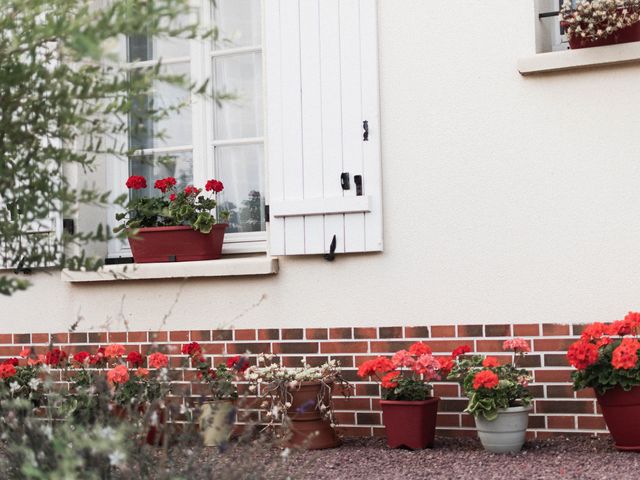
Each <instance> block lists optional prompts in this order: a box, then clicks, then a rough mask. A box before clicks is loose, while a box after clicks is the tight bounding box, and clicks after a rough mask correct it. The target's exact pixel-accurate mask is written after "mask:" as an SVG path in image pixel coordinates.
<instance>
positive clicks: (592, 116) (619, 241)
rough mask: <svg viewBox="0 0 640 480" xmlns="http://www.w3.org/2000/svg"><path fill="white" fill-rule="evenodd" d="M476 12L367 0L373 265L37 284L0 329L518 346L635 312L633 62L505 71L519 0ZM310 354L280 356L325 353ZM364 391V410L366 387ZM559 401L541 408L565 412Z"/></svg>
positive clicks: (520, 22) (43, 277)
mask: <svg viewBox="0 0 640 480" xmlns="http://www.w3.org/2000/svg"><path fill="white" fill-rule="evenodd" d="M488 3H489V2H466V3H465V6H464V8H457V9H455V11H452V9H451V5H452V4H451V2H450V1H447V0H430V1H428V2H425V1H424V0H404V1H403V2H397V1H394V0H380V2H379V4H380V7H379V29H380V32H379V47H380V84H381V93H380V94H381V113H382V163H383V202H384V236H385V250H384V252H383V253H381V254H360V255H344V256H339V257H337V258H336V260H335V261H334V262H332V263H329V262H326V261H324V260H323V259H322V258H321V257H319V256H313V257H283V258H281V259H280V271H279V273H278V274H277V275H274V276H269V277H236V278H224V279H211V278H207V279H187V280H184V281H182V280H156V281H127V282H102V283H97V284H96V283H94V284H69V283H63V282H61V281H60V278H59V273H58V272H55V271H54V272H42V273H37V274H34V275H32V276H31V279H32V281H33V283H34V286H33V287H32V288H31V289H29V290H28V291H27V292H24V293H18V294H16V295H14V296H13V297H11V298H1V299H0V331H1V332H5V333H15V334H18V333H27V332H31V333H41V332H44V333H47V332H48V333H54V332H65V331H67V330H68V328H69V326H70V325H71V324H73V323H74V322H77V329H76V331H77V332H89V334H92V333H93V334H95V335H102V334H103V333H102V332H106V331H115V332H124V331H125V330H130V331H133V332H147V331H156V330H168V331H173V332H175V331H191V330H193V331H211V330H212V329H239V330H236V333H235V334H233V333H232V337H231V338H238V339H239V338H240V337H238V334H237V332H238V331H245V330H246V329H250V330H251V329H276V330H277V331H278V332H279V333H278V335H283V333H282V332H284V331H285V330H279V329H289V328H292V329H299V328H318V327H321V328H323V329H325V328H337V327H344V328H347V329H349V330H350V331H351V329H352V328H353V327H373V328H374V329H375V331H376V335H378V334H380V332H382V329H383V328H385V327H400V332H401V336H404V335H405V333H406V330H402V327H404V328H405V329H406V328H407V327H411V326H416V327H423V328H426V329H427V331H428V330H429V329H431V330H432V331H433V329H437V326H446V327H447V328H448V329H452V328H453V329H454V330H447V331H453V332H455V331H456V330H455V329H456V328H457V332H458V333H459V332H460V328H463V327H464V326H466V325H481V326H483V325H484V327H481V330H482V328H485V330H482V331H483V333H482V334H481V335H478V336H482V335H484V334H485V332H486V331H487V330H486V329H488V328H489V326H490V325H494V324H495V325H507V326H509V325H514V328H515V326H516V325H520V324H532V325H538V326H539V327H538V330H537V333H535V335H534V334H533V333H532V334H531V335H532V337H531V338H533V337H535V336H537V335H542V333H543V332H542V330H540V329H541V328H542V327H540V325H542V324H545V325H554V324H555V325H565V324H568V325H570V324H580V323H587V322H592V321H596V320H598V321H611V320H614V319H616V318H618V317H620V316H621V315H622V314H624V313H625V312H626V311H627V310H630V309H635V308H636V305H637V300H638V298H637V294H638V287H639V284H638V280H637V273H636V268H635V267H637V266H638V265H639V264H640V249H638V247H637V243H638V239H639V238H640V222H638V213H637V212H638V211H639V210H640V208H639V207H640V197H639V196H638V194H637V185H638V180H639V179H640V162H638V161H637V158H638V154H639V153H640V142H638V140H637V135H635V131H634V129H635V127H636V126H637V124H638V121H637V113H636V110H637V108H636V106H637V105H638V102H639V101H640V91H639V90H638V89H637V88H635V85H636V80H637V78H638V74H639V73H640V67H638V66H635V65H628V66H615V67H603V68H597V69H590V70H584V71H568V72H564V73H557V74H545V75H538V76H531V77H522V76H521V75H520V74H519V73H518V71H517V69H516V63H517V60H518V58H519V57H522V56H526V55H532V54H534V53H535V52H536V38H535V30H536V21H537V20H536V16H535V13H534V4H533V2H532V1H529V0H519V1H516V2H514V1H513V0H492V1H491V2H490V4H491V8H487V5H488ZM538 43H539V42H538ZM509 328H511V327H509ZM548 328H551V327H548ZM558 328H561V330H560V331H562V332H563V333H562V335H561V337H562V338H565V337H564V335H565V333H566V334H567V335H568V334H569V333H572V332H571V331H570V327H568V326H567V327H564V326H562V327H558ZM549 331H551V330H549ZM476 333H478V332H476ZM510 333H511V332H510ZM81 335H86V333H83V334H81ZM234 335H235V337H234ZM242 335H244V334H241V336H242ZM433 336H434V335H431V337H433ZM448 336H455V333H454V334H451V335H449V334H448V335H447V337H448ZM488 336H489V337H492V335H488ZM425 337H426V335H425ZM468 337H469V338H471V339H474V338H475V337H476V335H475V334H473V335H469V336H468ZM7 338H9V337H7ZM12 338H13V340H12V341H15V338H16V337H15V336H14V337H12ZM17 338H18V339H20V343H22V340H26V339H27V338H28V340H29V341H34V342H35V340H34V338H35V337H33V338H31V337H26V336H25V337H17ZM38 338H40V339H44V337H38ZM55 338H57V337H55ZM95 338H102V337H95ZM105 338H106V337H105ZM278 338H280V337H278ZM296 340H298V341H297V342H296V343H304V342H308V341H309V340H311V339H309V337H303V338H301V339H300V338H297V339H296ZM565 340H566V339H565ZM233 341H234V340H231V339H230V340H229V342H233ZM474 341H475V340H474ZM478 341H479V340H478ZM25 343H27V342H25ZM44 343H46V342H44ZM365 344H366V346H362V347H357V348H358V349H360V348H366V351H361V350H354V351H347V352H345V353H346V356H347V357H349V358H351V359H352V360H350V361H353V362H356V363H357V362H358V360H359V359H360V357H361V356H365V354H366V355H370V354H374V353H376V352H378V351H376V350H374V349H373V348H372V343H367V342H365ZM566 346H567V341H564V340H563V341H562V342H557V343H555V344H549V345H547V346H545V347H544V348H543V352H544V353H543V355H546V354H547V353H549V354H557V355H560V354H561V353H562V352H563V351H564V350H565V349H566ZM263 347H264V348H267V346H265V345H260V344H258V345H256V346H254V348H263ZM271 347H273V345H268V348H271ZM495 347H496V346H495V345H494V346H493V347H492V348H491V349H492V350H493V349H496V348H495ZM291 348H293V347H291ZM314 348H315V347H313V346H312V347H301V348H300V349H298V350H299V351H298V350H295V349H293V350H291V352H290V353H291V354H292V355H294V356H301V355H303V354H305V353H308V350H307V351H305V349H311V350H312V351H314V352H315V353H317V354H318V355H320V354H322V353H325V352H323V351H322V348H321V347H320V346H318V349H315V350H314ZM345 348H346V347H345ZM354 348H355V347H354ZM536 349H537V347H536ZM0 352H2V350H0ZM7 354H8V353H7ZM341 354H342V352H341ZM358 355H360V356H358ZM560 356H561V355H560ZM541 358H542V357H541ZM554 358H555V357H554ZM558 358H559V357H558ZM558 361H560V360H558ZM540 362H541V363H540V367H541V368H543V367H544V368H546V367H549V366H552V367H553V368H552V369H551V370H550V371H555V370H560V371H562V372H563V373H562V374H559V377H558V378H560V379H561V380H559V381H560V382H561V383H560V384H559V385H558V386H560V387H562V389H561V390H562V393H560V391H559V390H558V391H556V390H553V392H555V393H552V392H551V390H550V389H549V388H548V387H547V385H546V384H543V390H542V392H539V393H542V394H543V395H545V396H546V397H547V398H552V397H555V396H560V397H562V398H564V401H565V402H577V400H576V396H575V394H573V393H572V392H571V391H570V390H569V389H568V383H567V380H568V372H569V369H567V368H566V364H562V366H560V367H558V368H555V365H554V364H548V363H546V360H545V359H544V358H543V359H542V360H540ZM552 375H555V374H552ZM537 380H538V381H542V380H540V379H537ZM550 381H551V382H552V383H553V382H555V380H550ZM363 385H366V384H363ZM362 388H365V387H362ZM366 388H368V389H371V388H374V387H366ZM367 392H369V393H371V396H367V397H366V398H368V399H369V400H367V401H368V402H369V404H368V405H369V406H370V407H371V408H374V409H375V405H372V403H371V402H373V400H372V399H373V398H375V396H376V395H377V391H376V392H373V390H367ZM369 393H367V395H369ZM450 393H451V394H450V395H448V396H450V397H451V398H454V397H456V396H457V393H455V394H454V393H452V392H450ZM546 401H547V400H545V402H546ZM590 402H591V405H592V406H591V407H589V408H590V410H589V411H588V412H586V413H588V414H593V413H595V411H594V410H593V408H594V407H593V401H592V400H590ZM365 403H366V402H365ZM551 403H553V402H550V403H548V404H549V405H551ZM456 405H457V404H456ZM541 405H542V404H541ZM572 405H573V404H571V403H566V404H564V405H563V406H562V407H560V411H559V412H557V413H558V414H562V415H569V414H570V415H573V414H574V413H580V412H582V410H581V411H580V412H573V413H571V412H570V410H571V408H574V407H573V406H572ZM458 407H459V405H457V407H455V408H458ZM451 408H454V407H451ZM576 408H582V407H581V406H580V407H576ZM460 410H461V408H459V409H458V410H456V411H458V412H459V411H460ZM451 421H453V420H451ZM456 421H461V420H460V418H458V420H456ZM563 422H564V423H563V425H565V426H564V427H563V428H565V430H573V429H575V428H576V427H577V426H578V423H576V422H578V420H576V418H573V420H572V421H564V420H563ZM599 425H600V424H599ZM544 426H546V427H551V425H549V424H545V425H544ZM600 427H601V425H600Z"/></svg>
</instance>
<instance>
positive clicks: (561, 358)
mask: <svg viewBox="0 0 640 480" xmlns="http://www.w3.org/2000/svg"><path fill="white" fill-rule="evenodd" d="M544 366H545V367H568V366H569V359H568V358H567V355H566V354H565V353H547V354H546V355H545V356H544Z"/></svg>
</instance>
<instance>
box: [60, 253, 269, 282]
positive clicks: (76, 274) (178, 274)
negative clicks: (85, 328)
mask: <svg viewBox="0 0 640 480" xmlns="http://www.w3.org/2000/svg"><path fill="white" fill-rule="evenodd" d="M275 273H278V259H277V258H275V257H269V256H265V255H257V256H252V257H242V258H224V259H220V260H206V261H202V262H177V263H139V264H135V263H131V264H126V265H105V266H104V267H102V268H100V269H99V270H98V271H95V272H87V271H77V270H69V269H66V268H65V269H64V270H62V272H61V274H60V275H61V279H62V281H64V282H72V283H80V282H110V281H120V280H153V279H163V278H164V279H166V278H188V277H235V276H244V275H273V274H275Z"/></svg>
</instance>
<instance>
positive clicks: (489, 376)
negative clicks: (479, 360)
mask: <svg viewBox="0 0 640 480" xmlns="http://www.w3.org/2000/svg"><path fill="white" fill-rule="evenodd" d="M498 382H499V379H498V375H496V374H495V373H493V372H492V371H491V370H481V371H479V372H478V373H476V375H475V377H473V389H474V390H478V389H479V388H488V389H492V388H495V387H497V386H498Z"/></svg>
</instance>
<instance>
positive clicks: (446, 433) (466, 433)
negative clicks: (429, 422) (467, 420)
mask: <svg viewBox="0 0 640 480" xmlns="http://www.w3.org/2000/svg"><path fill="white" fill-rule="evenodd" d="M464 417H465V416H464V415H463V416H462V418H464ZM471 421H473V419H472V420H471ZM436 435H441V436H443V437H467V438H470V437H473V438H475V437H477V436H478V434H477V433H476V430H475V424H474V425H473V430H451V429H447V428H439V429H438V430H437V432H436Z"/></svg>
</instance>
